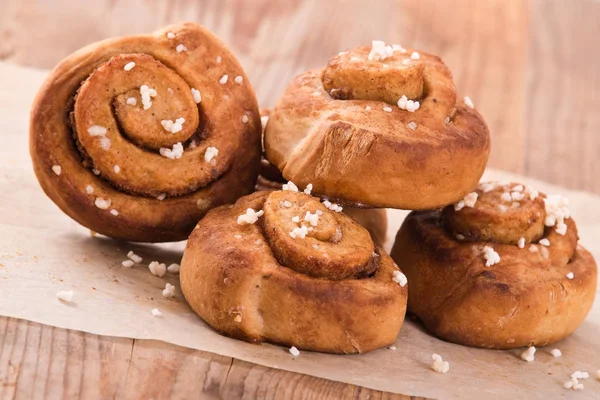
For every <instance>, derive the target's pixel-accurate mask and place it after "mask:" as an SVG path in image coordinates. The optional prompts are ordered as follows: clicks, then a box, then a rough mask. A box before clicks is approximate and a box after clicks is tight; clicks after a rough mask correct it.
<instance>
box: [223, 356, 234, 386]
mask: <svg viewBox="0 0 600 400" xmlns="http://www.w3.org/2000/svg"><path fill="white" fill-rule="evenodd" d="M234 360H235V358H233V357H231V362H230V363H229V368H227V374H225V380H224V381H223V386H221V390H220V392H221V394H223V391H224V390H225V387H226V386H227V380H228V379H229V373H230V372H231V368H232V367H233V361H234Z"/></svg>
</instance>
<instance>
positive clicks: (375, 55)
mask: <svg viewBox="0 0 600 400" xmlns="http://www.w3.org/2000/svg"><path fill="white" fill-rule="evenodd" d="M392 55H394V50H393V49H392V46H386V45H385V42H383V41H381V40H373V41H372V42H371V51H370V52H369V56H368V59H369V60H371V61H383V60H385V59H386V58H388V57H391V56H392Z"/></svg>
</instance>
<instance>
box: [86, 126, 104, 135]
mask: <svg viewBox="0 0 600 400" xmlns="http://www.w3.org/2000/svg"><path fill="white" fill-rule="evenodd" d="M87 131H88V134H89V135H90V136H104V135H106V132H107V129H106V128H105V127H103V126H101V125H92V126H90V127H89V128H88V130H87Z"/></svg>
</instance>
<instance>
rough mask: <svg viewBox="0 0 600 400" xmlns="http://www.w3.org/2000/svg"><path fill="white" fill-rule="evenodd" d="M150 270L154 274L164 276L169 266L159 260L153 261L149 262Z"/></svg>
mask: <svg viewBox="0 0 600 400" xmlns="http://www.w3.org/2000/svg"><path fill="white" fill-rule="evenodd" d="M148 270H149V271H150V273H151V274H152V275H155V276H158V277H163V276H164V275H165V274H166V273H167V266H166V265H165V264H164V263H160V262H158V261H152V262H151V263H150V264H148Z"/></svg>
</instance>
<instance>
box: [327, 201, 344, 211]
mask: <svg viewBox="0 0 600 400" xmlns="http://www.w3.org/2000/svg"><path fill="white" fill-rule="evenodd" d="M323 205H324V206H325V207H327V208H328V209H330V210H331V211H335V212H342V210H343V209H344V208H343V207H342V206H340V205H338V204H335V203H332V202H330V201H329V200H324V201H323Z"/></svg>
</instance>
